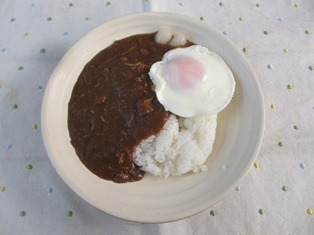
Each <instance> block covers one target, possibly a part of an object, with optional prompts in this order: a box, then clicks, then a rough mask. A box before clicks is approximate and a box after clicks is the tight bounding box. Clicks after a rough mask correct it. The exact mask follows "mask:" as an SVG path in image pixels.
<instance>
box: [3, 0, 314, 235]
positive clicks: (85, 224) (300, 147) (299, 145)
mask: <svg viewBox="0 0 314 235" xmlns="http://www.w3.org/2000/svg"><path fill="white" fill-rule="evenodd" d="M142 11H166V12H176V13H181V14H184V15H188V16H191V17H193V18H196V19H198V20H200V21H203V23H204V24H210V25H211V26H212V27H214V28H216V29H217V30H218V31H220V32H221V33H222V34H224V35H225V36H226V37H228V38H230V39H231V40H232V41H233V42H234V43H235V45H236V46H237V47H238V48H239V50H242V51H243V53H244V54H245V56H246V57H247V60H248V62H249V63H250V65H251V66H252V68H253V69H254V71H255V73H256V75H257V77H258V80H259V82H260V85H261V88H262V91H263V94H264V102H265V108H266V110H265V113H266V123H265V128H266V129H265V134H264V138H263V143H262V147H261V150H260V152H259V155H258V157H257V159H256V162H255V163H254V165H252V168H251V170H250V172H249V173H248V175H247V176H246V177H245V179H244V180H243V181H242V182H240V183H239V185H238V186H237V187H236V188H234V190H233V191H232V192H230V193H229V194H228V195H227V196H226V197H225V198H224V199H223V200H221V201H220V202H219V203H217V204H215V205H213V206H212V207H210V208H208V209H207V210H205V211H203V212H201V213H199V214H197V215H195V216H192V217H190V218H187V219H184V220H181V221H176V222H171V223H165V224H138V223H132V222H127V221H123V220H120V219H118V218H115V217H112V216H110V215H108V214H105V213H103V212H101V211H99V210H98V209H96V208H94V207H93V206H91V205H90V204H88V203H87V202H85V201H84V200H83V199H81V198H80V197H79V196H77V195H76V194H75V193H73V192H72V191H71V189H70V188H69V187H68V186H67V185H65V183H63V181H62V180H61V179H60V177H59V176H58V175H57V173H56V172H55V170H54V169H53V167H52V165H51V163H50V161H49V159H48V156H47V154H46V151H45V149H44V145H43V141H42V136H41V125H40V110H41V102H42V97H43V93H44V90H45V86H46V84H47V81H48V79H49V76H50V75H51V73H52V71H53V69H54V68H55V66H56V64H57V63H58V61H59V60H60V59H61V57H62V56H63V55H64V54H65V52H66V51H67V50H68V49H69V48H70V47H71V46H72V45H73V44H74V43H75V42H76V41H77V40H78V39H79V38H80V37H81V36H83V35H84V34H85V33H87V32H88V31H90V30H91V29H93V28H94V27H96V26H98V25H100V24H102V23H104V22H106V21H108V20H110V19H113V18H116V17H118V16H122V15H125V14H129V13H135V12H142ZM0 28H1V31H2V32H1V36H0V234H4V235H7V234H9V235H10V234H67V235H70V234H150V235H154V234H236V235H239V234H242V235H246V234H285V235H288V234H291V235H296V234H298V235H300V234H313V233H314V214H313V213H314V189H313V186H312V184H313V182H314V134H313V133H314V1H312V0H295V1H287V0H277V1H271V0H263V1H258V0H256V1H253V0H243V1H233V0H222V1H219V0H193V1H192V0H181V1H180V0H171V1H170V0H128V1H124V0H108V1H104V0H93V1H84V0H72V1H71V0H63V1H61V0H58V1H56V0H46V1H40V0H23V1H22V0H17V1H11V0H2V1H1V2H0Z"/></svg>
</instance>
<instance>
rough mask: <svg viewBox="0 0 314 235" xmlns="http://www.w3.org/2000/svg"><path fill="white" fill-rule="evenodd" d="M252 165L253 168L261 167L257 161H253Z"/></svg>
mask: <svg viewBox="0 0 314 235" xmlns="http://www.w3.org/2000/svg"><path fill="white" fill-rule="evenodd" d="M253 166H254V167H255V168H260V167H261V165H260V164H259V163H258V162H254V164H253Z"/></svg>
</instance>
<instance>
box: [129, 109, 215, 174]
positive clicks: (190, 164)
mask: <svg viewBox="0 0 314 235" xmlns="http://www.w3.org/2000/svg"><path fill="white" fill-rule="evenodd" d="M216 126H217V114H215V115H211V116H208V117H193V118H177V117H176V116H175V115H171V116H170V117H169V119H168V121H167V122H166V123H165V125H164V127H163V129H162V130H161V131H160V132H159V133H158V134H157V135H154V136H151V137H149V138H147V139H145V140H143V141H142V142H141V143H140V144H139V145H138V146H137V148H136V149H135V151H134V153H133V159H134V162H135V163H136V164H137V165H138V166H140V167H141V169H142V170H144V171H146V172H149V173H151V174H153V175H155V176H161V177H164V178H167V177H169V176H179V175H182V174H185V173H187V172H190V171H192V172H201V171H206V170H207V167H206V165H205V162H206V160H207V158H208V156H209V155H210V154H211V152H212V148H213V143H214V140H215V135H216Z"/></svg>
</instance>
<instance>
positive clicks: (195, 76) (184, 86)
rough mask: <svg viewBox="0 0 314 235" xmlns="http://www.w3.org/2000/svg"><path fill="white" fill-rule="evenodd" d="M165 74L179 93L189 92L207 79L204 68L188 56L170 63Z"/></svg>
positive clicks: (174, 59) (172, 60)
mask: <svg viewBox="0 0 314 235" xmlns="http://www.w3.org/2000/svg"><path fill="white" fill-rule="evenodd" d="M165 74H166V76H165V77H166V79H167V80H168V82H169V85H171V87H172V88H173V89H175V90H177V91H188V90H189V89H193V88H195V87H196V86H199V85H200V84H201V83H202V82H203V81H205V80H206V79H207V76H206V71H205V68H204V66H203V65H202V64H201V63H200V62H199V61H197V60H196V59H194V58H191V57H187V56H183V57H182V56H180V57H176V58H173V59H171V60H170V61H168V63H167V64H166V66H165Z"/></svg>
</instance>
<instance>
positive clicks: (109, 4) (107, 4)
mask: <svg viewBox="0 0 314 235" xmlns="http://www.w3.org/2000/svg"><path fill="white" fill-rule="evenodd" d="M144 2H147V1H144ZM106 6H111V2H106Z"/></svg>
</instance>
